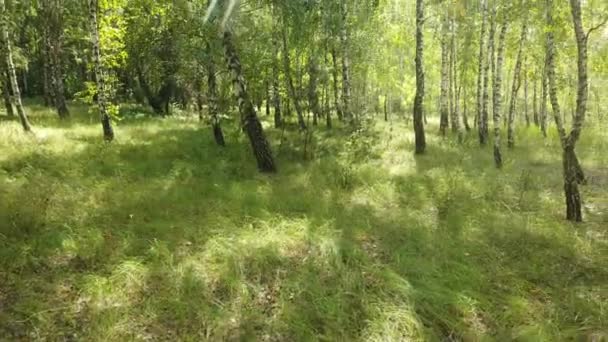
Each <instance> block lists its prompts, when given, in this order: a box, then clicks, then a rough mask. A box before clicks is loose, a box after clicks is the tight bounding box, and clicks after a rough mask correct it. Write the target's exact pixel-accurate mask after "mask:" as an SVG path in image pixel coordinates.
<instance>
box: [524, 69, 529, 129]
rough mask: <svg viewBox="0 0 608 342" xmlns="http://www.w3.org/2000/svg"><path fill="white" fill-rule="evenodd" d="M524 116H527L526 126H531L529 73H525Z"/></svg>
mask: <svg viewBox="0 0 608 342" xmlns="http://www.w3.org/2000/svg"><path fill="white" fill-rule="evenodd" d="M524 117H525V118H526V127H530V113H529V111H528V73H527V72H525V73H524Z"/></svg>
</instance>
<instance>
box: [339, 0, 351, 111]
mask: <svg viewBox="0 0 608 342" xmlns="http://www.w3.org/2000/svg"><path fill="white" fill-rule="evenodd" d="M340 11H341V14H342V20H341V30H340V43H341V45H342V114H343V115H344V117H345V118H346V120H349V121H351V123H352V122H353V119H354V117H353V113H352V110H351V108H350V100H351V99H350V98H351V84H350V56H349V47H348V9H347V6H346V0H341V6H340Z"/></svg>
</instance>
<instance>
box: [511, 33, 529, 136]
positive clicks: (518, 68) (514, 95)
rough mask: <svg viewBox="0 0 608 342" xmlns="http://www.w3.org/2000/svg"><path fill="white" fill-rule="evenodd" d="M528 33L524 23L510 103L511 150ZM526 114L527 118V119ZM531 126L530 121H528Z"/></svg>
mask: <svg viewBox="0 0 608 342" xmlns="http://www.w3.org/2000/svg"><path fill="white" fill-rule="evenodd" d="M526 31H527V26H526V22H525V21H524V23H523V25H522V28H521V37H520V38H519V50H518V51H517V59H516V61H515V71H514V72H513V86H512V88H511V100H510V101H509V126H508V129H507V145H508V146H509V148H513V147H515V132H514V124H515V103H516V100H517V93H518V91H519V88H520V87H521V64H522V54H523V49H524V42H525V40H526ZM527 115H528V114H527V113H526V118H527ZM528 124H529V120H528Z"/></svg>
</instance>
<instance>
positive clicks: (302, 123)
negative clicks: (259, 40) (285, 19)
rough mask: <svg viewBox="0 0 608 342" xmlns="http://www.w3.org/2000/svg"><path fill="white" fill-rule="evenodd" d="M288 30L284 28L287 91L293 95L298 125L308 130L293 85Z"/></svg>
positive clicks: (284, 63)
mask: <svg viewBox="0 0 608 342" xmlns="http://www.w3.org/2000/svg"><path fill="white" fill-rule="evenodd" d="M286 31H287V28H286V27H285V26H284V27H283V31H282V32H283V67H284V69H285V70H284V72H285V81H286V82H287V89H288V90H289V94H290V95H291V99H292V100H293V106H294V107H295V109H296V114H297V116H298V125H299V126H300V129H302V130H304V129H306V122H305V121H304V114H303V113H302V107H301V106H300V98H299V96H298V93H297V92H296V88H295V86H294V83H293V78H292V77H291V62H290V60H289V48H288V46H287V32H286Z"/></svg>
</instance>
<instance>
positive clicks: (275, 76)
mask: <svg viewBox="0 0 608 342" xmlns="http://www.w3.org/2000/svg"><path fill="white" fill-rule="evenodd" d="M273 14H274V16H275V17H276V16H277V11H276V7H275V6H273ZM273 25H274V27H273V32H272V48H273V51H272V105H273V107H274V127H275V128H279V127H281V126H282V125H283V119H282V118H281V93H280V91H279V51H280V47H279V45H280V44H279V37H278V35H279V28H278V25H279V22H278V19H276V18H273Z"/></svg>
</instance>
